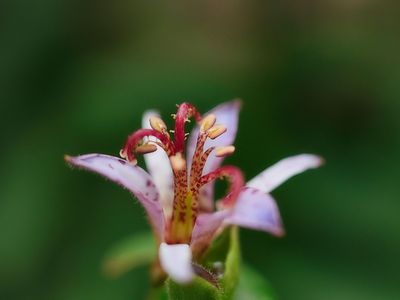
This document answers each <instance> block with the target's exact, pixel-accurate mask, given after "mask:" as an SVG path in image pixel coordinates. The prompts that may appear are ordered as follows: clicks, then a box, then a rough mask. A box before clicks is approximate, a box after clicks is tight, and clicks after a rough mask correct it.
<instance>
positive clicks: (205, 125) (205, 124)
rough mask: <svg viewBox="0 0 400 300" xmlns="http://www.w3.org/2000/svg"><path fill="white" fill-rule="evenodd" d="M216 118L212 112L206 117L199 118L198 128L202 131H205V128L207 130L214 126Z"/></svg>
mask: <svg viewBox="0 0 400 300" xmlns="http://www.w3.org/2000/svg"><path fill="white" fill-rule="evenodd" d="M216 120H217V118H216V117H215V115H214V114H209V115H208V116H207V117H205V118H203V120H201V125H200V130H201V131H202V132H206V131H207V130H209V129H210V128H211V127H213V126H214V124H215V121H216Z"/></svg>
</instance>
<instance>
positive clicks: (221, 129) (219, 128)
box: [208, 124, 227, 140]
mask: <svg viewBox="0 0 400 300" xmlns="http://www.w3.org/2000/svg"><path fill="white" fill-rule="evenodd" d="M226 130H227V128H226V127H225V125H222V124H218V125H215V126H213V127H211V128H210V129H209V130H208V137H209V138H210V139H212V140H214V139H216V138H217V137H219V136H221V135H222V134H224V133H225V132H226Z"/></svg>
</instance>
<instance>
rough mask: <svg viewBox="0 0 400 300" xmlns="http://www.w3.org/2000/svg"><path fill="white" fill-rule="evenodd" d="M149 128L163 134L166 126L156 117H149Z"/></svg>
mask: <svg viewBox="0 0 400 300" xmlns="http://www.w3.org/2000/svg"><path fill="white" fill-rule="evenodd" d="M149 121H150V126H151V128H153V129H154V130H157V131H158V132H161V133H164V131H166V130H167V125H165V123H164V121H163V120H162V119H161V118H159V117H156V116H151V117H150V120H149Z"/></svg>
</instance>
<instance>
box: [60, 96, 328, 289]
mask: <svg viewBox="0 0 400 300" xmlns="http://www.w3.org/2000/svg"><path fill="white" fill-rule="evenodd" d="M239 110H240V102H239V101H231V102H227V103H223V104H221V105H219V106H217V107H216V108H214V109H213V110H211V111H210V112H208V113H206V114H205V115H204V117H202V116H201V115H200V113H199V112H198V111H197V109H196V108H195V107H194V106H193V105H191V104H189V103H182V104H180V105H179V106H178V109H177V113H176V114H174V115H172V116H173V118H174V119H175V129H174V131H172V132H173V134H174V138H172V137H171V136H170V133H169V132H168V130H167V126H166V125H165V123H164V121H163V120H162V119H161V118H160V116H159V115H158V113H157V112H155V111H149V112H147V113H145V115H144V118H143V128H142V129H140V130H138V131H136V132H134V133H132V134H131V135H130V136H128V138H127V141H126V143H125V146H124V147H123V149H122V150H121V152H120V156H121V157H122V158H118V157H113V156H109V155H104V154H87V155H81V156H76V157H70V156H66V161H67V162H68V163H69V164H70V165H72V166H76V167H80V168H84V169H87V170H90V171H93V172H95V173H98V174H101V175H103V176H104V177H106V178H108V179H110V180H111V181H114V182H116V183H118V184H120V185H121V186H123V187H125V188H126V189H128V190H129V191H130V192H131V193H132V194H133V195H134V196H135V197H136V198H137V199H138V200H139V202H140V203H141V204H142V205H143V207H144V208H145V210H146V212H147V216H148V218H149V221H150V224H151V225H152V229H153V231H154V234H155V237H156V240H157V243H158V245H159V251H158V253H159V254H158V258H159V262H160V264H161V267H162V269H163V270H164V272H166V273H167V274H168V275H169V276H170V277H171V278H172V279H173V280H174V281H176V282H178V283H187V282H190V281H191V280H192V278H193V276H194V270H193V267H192V261H196V260H197V259H198V258H199V257H200V256H201V254H202V253H203V252H204V251H205V250H206V249H207V247H208V246H209V245H210V243H211V242H212V240H213V239H214V238H215V236H216V235H218V233H219V232H221V229H222V228H223V227H224V226H226V225H239V226H241V227H247V228H252V229H256V230H263V231H266V232H269V233H272V234H274V235H276V236H281V235H283V234H284V230H283V226H282V222H281V218H280V215H279V211H278V208H277V205H276V203H275V201H274V199H273V198H272V197H271V195H269V193H270V192H271V191H272V190H273V189H274V188H276V187H277V186H278V185H280V184H281V183H283V182H284V181H286V180H287V179H289V178H290V177H292V176H294V175H296V174H298V173H301V172H303V171H305V170H307V169H311V168H317V167H318V166H320V165H321V163H322V159H321V158H320V157H318V156H315V155H311V154H301V155H297V156H293V157H289V158H286V159H283V160H281V161H279V162H278V163H276V164H275V165H273V166H272V167H270V168H268V169H266V170H265V171H263V172H262V173H261V174H259V175H258V176H256V177H255V178H254V179H252V180H250V181H248V182H247V184H245V182H244V178H243V175H242V172H241V171H240V169H239V168H237V167H235V166H230V165H229V166H221V164H222V161H223V159H224V157H226V156H228V155H231V154H233V152H234V151H235V148H234V146H232V144H233V142H234V139H235V136H236V132H237V126H238V115H239ZM190 118H194V119H195V120H196V122H197V125H196V126H195V128H194V129H193V131H192V133H191V134H190V136H189V139H188V145H187V149H186V151H185V140H186V138H187V134H186V133H185V123H186V122H189V119H190ZM217 122H218V123H217ZM138 154H144V159H145V163H146V165H147V171H148V172H146V171H145V170H144V169H142V168H141V167H139V166H137V165H136V155H138ZM219 178H226V179H227V180H228V181H229V183H230V186H229V190H228V193H227V195H226V196H225V197H224V198H222V199H221V200H219V201H217V202H216V205H214V199H213V189H214V181H215V180H216V179H219ZM214 206H216V209H215V207H214Z"/></svg>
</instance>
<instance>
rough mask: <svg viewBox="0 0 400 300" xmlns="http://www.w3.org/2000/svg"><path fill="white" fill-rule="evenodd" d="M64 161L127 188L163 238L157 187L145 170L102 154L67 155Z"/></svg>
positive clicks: (162, 218)
mask: <svg viewBox="0 0 400 300" xmlns="http://www.w3.org/2000/svg"><path fill="white" fill-rule="evenodd" d="M66 161H67V162H68V163H69V164H71V165H72V166H76V167H79V168H83V169H86V170H89V171H93V172H95V173H98V174H100V175H103V176H104V177H106V178H108V179H110V180H111V181H113V182H116V183H118V184H119V185H121V186H122V187H124V188H126V189H128V190H129V191H130V192H131V193H132V194H133V195H134V196H135V197H136V198H137V199H138V200H139V202H140V203H141V204H142V205H143V206H144V208H145V210H146V212H147V214H148V216H149V219H150V222H151V224H152V226H153V227H154V231H155V233H156V234H157V236H158V238H159V239H160V240H162V239H163V232H164V215H163V211H162V208H161V204H160V202H159V195H158V191H157V188H156V186H155V184H154V183H153V180H152V179H151V177H150V175H149V174H147V172H146V171H144V170H143V169H142V168H140V167H137V166H132V165H130V164H129V163H127V162H126V161H125V160H123V159H120V158H117V157H113V156H109V155H104V154H87V155H82V156H75V157H70V156H67V157H66Z"/></svg>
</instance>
